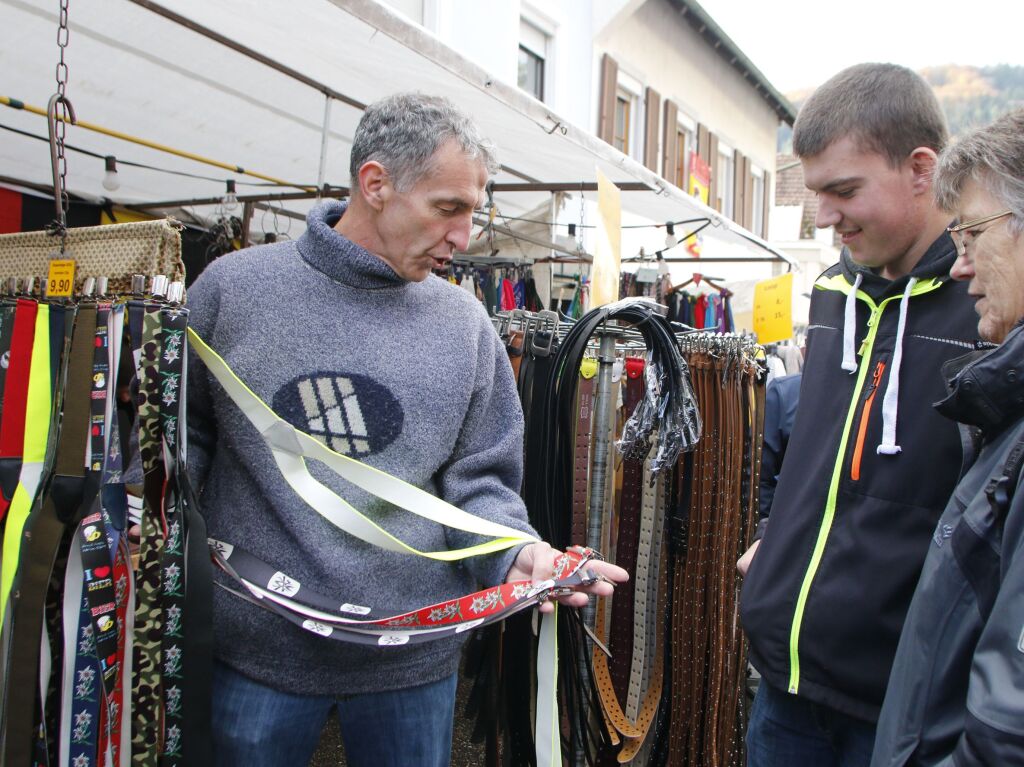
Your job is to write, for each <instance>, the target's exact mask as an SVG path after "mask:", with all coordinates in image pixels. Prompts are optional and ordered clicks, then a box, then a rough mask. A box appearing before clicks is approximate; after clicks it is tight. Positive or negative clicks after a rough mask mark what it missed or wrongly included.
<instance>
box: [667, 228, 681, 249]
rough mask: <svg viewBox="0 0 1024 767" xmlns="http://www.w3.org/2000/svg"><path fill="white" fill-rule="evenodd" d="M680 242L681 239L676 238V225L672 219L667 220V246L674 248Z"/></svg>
mask: <svg viewBox="0 0 1024 767" xmlns="http://www.w3.org/2000/svg"><path fill="white" fill-rule="evenodd" d="M678 244H679V240H678V239H676V225H675V224H674V223H672V222H671V221H666V222H665V248H666V249H668V248H674V247H675V246H676V245H678Z"/></svg>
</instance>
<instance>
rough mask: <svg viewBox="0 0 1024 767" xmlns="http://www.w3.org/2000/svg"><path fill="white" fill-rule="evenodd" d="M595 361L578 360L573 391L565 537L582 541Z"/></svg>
mask: <svg viewBox="0 0 1024 767" xmlns="http://www.w3.org/2000/svg"><path fill="white" fill-rule="evenodd" d="M596 375H597V360H596V359H593V358H588V359H584V360H583V362H581V363H580V381H579V386H578V387H577V391H576V402H577V405H576V435H575V440H574V443H573V444H574V447H573V487H572V532H571V537H570V539H569V540H571V541H583V540H584V538H585V536H586V534H587V501H588V500H589V493H588V490H589V487H590V441H591V434H592V433H593V428H594V377H595V376H596Z"/></svg>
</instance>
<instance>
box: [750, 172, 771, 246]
mask: <svg viewBox="0 0 1024 767" xmlns="http://www.w3.org/2000/svg"><path fill="white" fill-rule="evenodd" d="M772 194H774V192H773V191H772V174H771V173H769V172H768V171H765V172H764V215H763V216H761V231H760V232H755V234H760V235H761V237H762V238H763V239H765V240H767V239H768V213H769V211H770V210H771V207H772Z"/></svg>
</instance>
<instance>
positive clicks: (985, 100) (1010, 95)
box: [779, 64, 1024, 153]
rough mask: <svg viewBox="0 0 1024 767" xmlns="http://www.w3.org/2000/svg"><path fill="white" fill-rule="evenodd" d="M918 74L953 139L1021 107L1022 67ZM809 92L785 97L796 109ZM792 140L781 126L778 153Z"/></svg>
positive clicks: (961, 68)
mask: <svg viewBox="0 0 1024 767" xmlns="http://www.w3.org/2000/svg"><path fill="white" fill-rule="evenodd" d="M920 72H921V76H922V77H924V79H925V80H927V81H928V83H929V84H930V85H931V86H932V88H933V89H934V90H935V95H936V96H937V97H938V99H939V104H941V105H942V110H943V112H945V114H946V121H947V122H948V123H949V131H950V133H951V134H952V135H954V136H956V135H958V134H960V133H963V132H965V131H967V130H970V129H971V128H973V127H977V126H979V125H985V124H987V123H990V122H992V121H993V120H994V119H996V118H997V117H999V116H1000V115H1004V114H1006V113H1007V112H1009V111H1010V110H1011V109H1015V108H1017V107H1022V106H1024V67H1020V66H1010V65H1008V64H1000V65H997V66H990V67H972V66H963V65H959V64H947V65H944V66H934V67H926V68H924V69H922V70H920ZM812 91H813V88H808V89H805V90H801V91H798V92H793V93H789V94H787V97H788V98H789V100H790V102H791V103H792V104H793V106H794V107H796V108H797V109H799V108H800V105H801V104H802V103H803V102H804V100H805V99H806V98H807V97H808V96H809V95H810V94H811V92H812ZM792 138H793V131H792V129H791V128H790V127H789V126H788V125H783V126H782V127H781V128H780V129H779V151H780V152H783V153H789V152H791V151H792Z"/></svg>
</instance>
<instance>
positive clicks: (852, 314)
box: [843, 274, 864, 373]
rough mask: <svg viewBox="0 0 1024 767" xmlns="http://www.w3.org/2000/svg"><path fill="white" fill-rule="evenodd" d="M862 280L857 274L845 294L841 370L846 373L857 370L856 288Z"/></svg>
mask: <svg viewBox="0 0 1024 767" xmlns="http://www.w3.org/2000/svg"><path fill="white" fill-rule="evenodd" d="M863 280H864V275H863V274H858V275H857V279H856V280H854V281H853V288H852V289H851V290H850V292H849V293H847V294H846V316H845V318H844V320H843V370H845V371H846V372H847V373H856V372H857V349H856V335H857V289H858V288H860V284H861V282H863Z"/></svg>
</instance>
